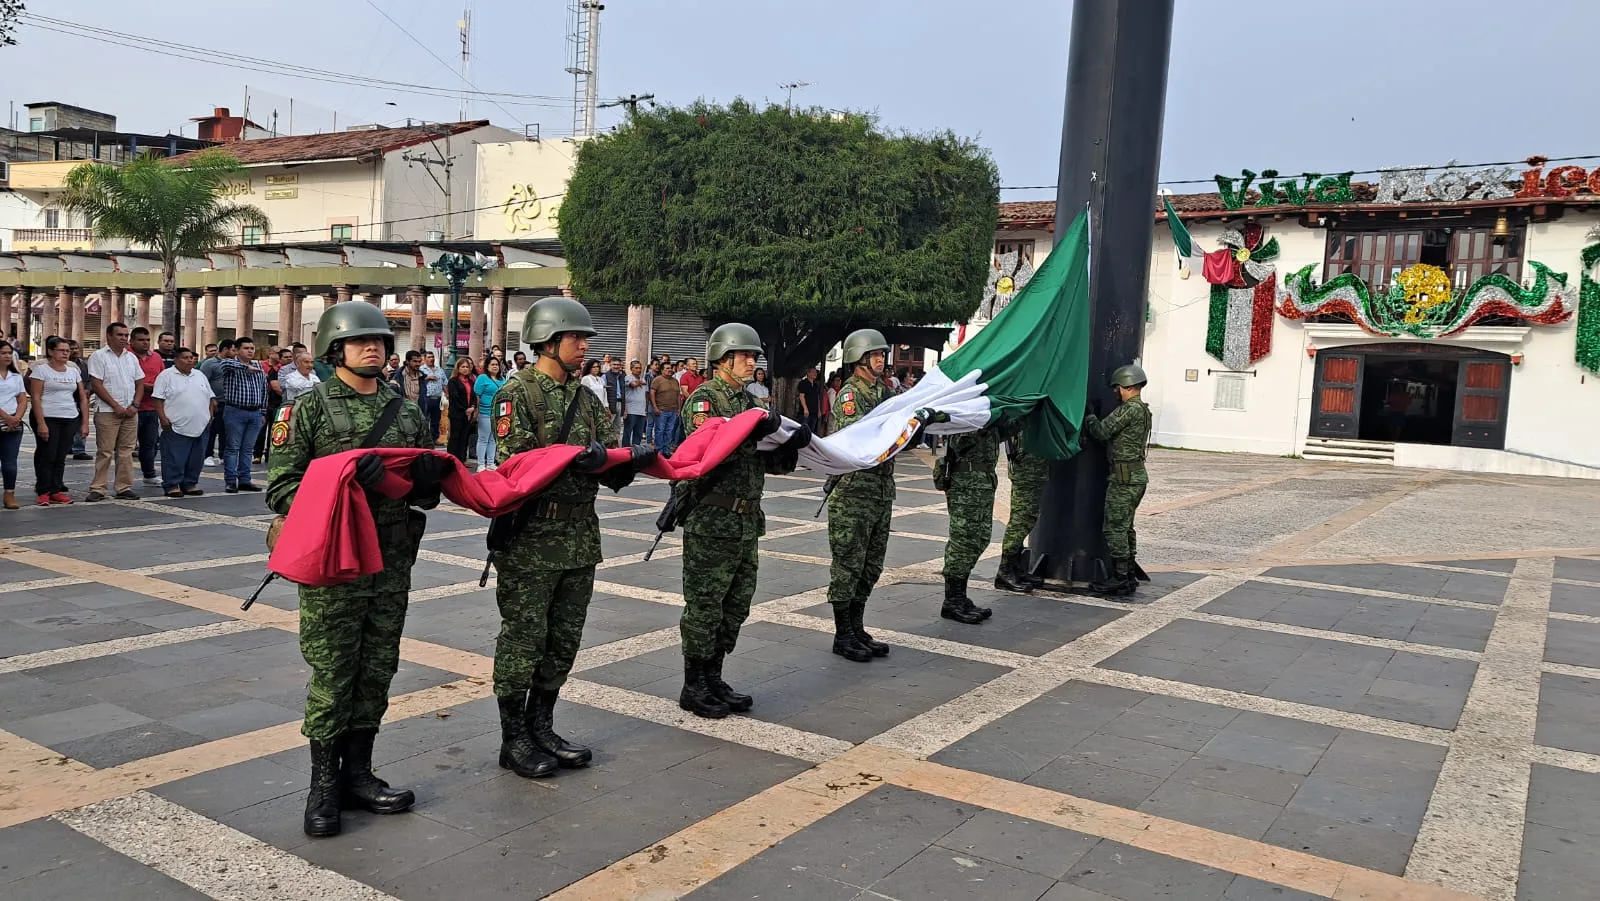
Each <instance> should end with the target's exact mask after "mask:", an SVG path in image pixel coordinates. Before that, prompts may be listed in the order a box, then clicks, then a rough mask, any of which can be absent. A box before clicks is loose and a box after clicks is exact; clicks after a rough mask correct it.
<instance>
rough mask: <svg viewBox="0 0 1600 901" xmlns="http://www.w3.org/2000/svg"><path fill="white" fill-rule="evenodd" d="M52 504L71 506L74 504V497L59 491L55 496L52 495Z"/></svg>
mask: <svg viewBox="0 0 1600 901" xmlns="http://www.w3.org/2000/svg"><path fill="white" fill-rule="evenodd" d="M50 503H52V504H70V503H72V495H70V494H68V493H66V492H65V491H57V492H55V493H54V494H52V495H50Z"/></svg>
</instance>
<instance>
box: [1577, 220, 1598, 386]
mask: <svg viewBox="0 0 1600 901" xmlns="http://www.w3.org/2000/svg"><path fill="white" fill-rule="evenodd" d="M1589 238H1590V240H1600V234H1595V233H1593V232H1591V233H1590V235H1589ZM1580 259H1582V261H1583V274H1582V276H1580V283H1581V284H1582V287H1581V288H1579V290H1578V294H1579V298H1580V299H1579V303H1578V329H1577V331H1578V354H1577V360H1578V365H1579V366H1582V367H1583V368H1584V369H1587V370H1589V371H1590V372H1600V281H1596V280H1595V278H1594V276H1592V275H1590V274H1589V273H1590V272H1591V271H1593V269H1594V265H1595V263H1597V262H1600V244H1590V245H1589V246H1588V247H1585V248H1584V249H1583V254H1582V256H1581V257H1580Z"/></svg>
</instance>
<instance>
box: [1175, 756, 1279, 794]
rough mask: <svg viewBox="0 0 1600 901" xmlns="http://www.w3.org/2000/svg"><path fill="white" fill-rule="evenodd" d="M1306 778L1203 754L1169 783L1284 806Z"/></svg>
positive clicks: (1185, 765)
mask: <svg viewBox="0 0 1600 901" xmlns="http://www.w3.org/2000/svg"><path fill="white" fill-rule="evenodd" d="M1304 781H1305V777H1304V776H1303V775H1300V774H1296V773H1290V772H1286V771H1284V770H1279V769H1273V768H1271V767H1264V766H1256V765H1255V764H1250V763H1243V762H1241V761H1237V760H1226V759H1223V758H1220V757H1212V756H1210V755H1209V754H1204V753H1201V754H1196V755H1195V756H1194V757H1192V758H1190V759H1189V761H1188V762H1187V763H1185V764H1184V765H1183V766H1181V767H1179V768H1178V771H1177V772H1175V773H1173V774H1172V778H1171V779H1169V780H1168V783H1167V784H1168V785H1171V784H1173V783H1187V784H1189V785H1194V786H1198V787H1200V788H1206V789H1210V790H1211V791H1215V792H1222V793H1224V794H1229V795H1235V796H1238V797H1240V798H1249V799H1250V800H1252V801H1260V802H1262V803H1263V804H1271V805H1273V806H1275V807H1282V806H1283V805H1285V804H1288V803H1289V799H1290V798H1292V797H1294V793H1295V792H1296V791H1298V790H1299V788H1300V784H1301V783H1302V782H1304Z"/></svg>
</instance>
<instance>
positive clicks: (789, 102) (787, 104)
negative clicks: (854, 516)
mask: <svg viewBox="0 0 1600 901" xmlns="http://www.w3.org/2000/svg"><path fill="white" fill-rule="evenodd" d="M778 87H780V88H782V89H783V90H785V91H787V92H788V96H787V99H785V100H784V102H783V106H784V109H787V110H793V109H794V92H795V89H796V88H809V87H811V82H809V81H791V82H788V83H786V84H780V85H778Z"/></svg>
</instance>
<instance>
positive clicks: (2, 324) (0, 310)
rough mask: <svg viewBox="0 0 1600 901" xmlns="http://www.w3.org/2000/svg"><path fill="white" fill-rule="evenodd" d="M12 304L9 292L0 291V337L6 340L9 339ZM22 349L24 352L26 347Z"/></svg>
mask: <svg viewBox="0 0 1600 901" xmlns="http://www.w3.org/2000/svg"><path fill="white" fill-rule="evenodd" d="M13 306H15V304H14V303H12V298H11V292H10V291H5V292H0V338H4V339H6V340H7V341H10V340H11V308H12V307H13ZM23 351H24V352H26V351H27V348H26V347H24V348H23Z"/></svg>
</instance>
